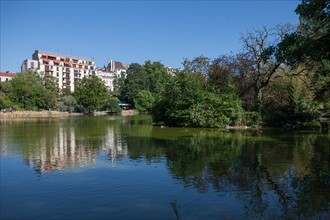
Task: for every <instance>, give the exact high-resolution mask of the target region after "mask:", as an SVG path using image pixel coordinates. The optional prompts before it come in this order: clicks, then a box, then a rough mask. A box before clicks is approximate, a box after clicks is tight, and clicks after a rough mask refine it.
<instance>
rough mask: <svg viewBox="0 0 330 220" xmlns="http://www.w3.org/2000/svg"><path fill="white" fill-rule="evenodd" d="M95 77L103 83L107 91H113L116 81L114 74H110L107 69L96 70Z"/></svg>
mask: <svg viewBox="0 0 330 220" xmlns="http://www.w3.org/2000/svg"><path fill="white" fill-rule="evenodd" d="M96 76H97V77H99V78H100V79H101V80H102V81H103V82H104V84H105V86H106V87H107V89H108V90H109V91H114V81H115V80H116V79H117V75H116V74H115V73H114V72H110V71H109V70H108V69H107V68H97V69H96Z"/></svg>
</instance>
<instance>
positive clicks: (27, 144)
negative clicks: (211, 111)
mask: <svg viewBox="0 0 330 220" xmlns="http://www.w3.org/2000/svg"><path fill="white" fill-rule="evenodd" d="M0 128H1V130H0V138H1V142H0V146H1V155H2V156H11V155H21V156H22V157H23V158H24V160H25V161H26V163H27V165H28V166H30V167H32V168H33V169H35V170H36V171H37V172H38V173H41V174H42V173H45V172H48V171H54V170H63V169H68V168H72V167H76V166H79V167H84V166H91V165H94V164H95V163H97V162H98V160H99V159H98V157H100V156H105V157H106V158H107V159H108V160H109V162H110V163H113V164H115V163H116V161H117V160H120V159H123V158H129V159H131V160H132V161H137V162H139V163H146V164H147V165H151V164H155V163H165V167H166V169H167V170H168V172H169V174H170V175H171V177H172V178H173V179H174V180H175V184H180V185H183V186H184V187H185V189H186V190H187V191H197V192H198V193H200V194H206V193H210V194H211V195H216V196H217V198H216V199H214V198H213V200H212V202H213V203H217V202H219V200H220V198H221V197H222V196H228V195H231V196H232V197H234V198H235V199H236V200H237V201H238V202H239V203H241V205H242V207H243V208H242V210H240V212H241V213H242V214H241V216H240V218H247V219H270V218H284V219H295V218H297V217H298V218H318V219H327V218H328V217H329V210H330V162H329V161H330V150H329V148H330V146H329V143H330V137H329V136H325V135H320V134H318V133H313V132H312V133H308V132H306V133H295V132H278V133H277V131H274V130H269V131H268V130H265V131H263V132H256V131H245V132H224V131H219V130H214V129H182V128H160V127H154V126H152V124H151V123H150V118H148V117H132V118H121V117H120V118H112V117H100V118H86V117H82V118H77V119H66V120H51V121H36V122H26V123H25V122H10V123H7V124H5V125H1V127H0ZM132 166H133V165H132ZM160 190H161V189H160ZM218 198H219V199H218ZM169 205H170V207H171V208H172V210H173V212H174V214H175V216H176V217H177V219H179V218H185V215H187V213H182V212H183V210H186V207H185V205H186V203H184V202H181V200H180V199H177V198H173V200H171V201H169Z"/></svg>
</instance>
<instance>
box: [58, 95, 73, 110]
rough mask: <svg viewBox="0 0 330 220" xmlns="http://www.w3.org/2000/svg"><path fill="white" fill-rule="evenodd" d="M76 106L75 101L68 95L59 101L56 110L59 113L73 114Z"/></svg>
mask: <svg viewBox="0 0 330 220" xmlns="http://www.w3.org/2000/svg"><path fill="white" fill-rule="evenodd" d="M76 105H77V101H76V99H75V98H74V97H73V96H71V95H69V96H63V97H62V99H61V101H60V102H59V104H58V108H59V110H60V111H68V112H70V113H71V112H73V111H74V109H75V107H76Z"/></svg>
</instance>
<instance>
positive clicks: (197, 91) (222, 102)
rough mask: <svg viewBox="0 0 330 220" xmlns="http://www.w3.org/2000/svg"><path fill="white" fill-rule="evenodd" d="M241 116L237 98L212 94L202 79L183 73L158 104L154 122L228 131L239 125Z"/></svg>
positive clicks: (196, 74) (201, 77) (168, 87)
mask: <svg viewBox="0 0 330 220" xmlns="http://www.w3.org/2000/svg"><path fill="white" fill-rule="evenodd" d="M241 113H242V108H241V105H240V101H239V100H238V99H237V97H235V96H230V95H228V96H219V95H217V94H214V93H212V92H209V91H207V86H206V83H205V78H204V77H203V76H202V75H200V74H198V73H194V72H186V71H182V72H179V73H178V74H177V75H176V76H174V77H173V78H172V80H171V82H170V83H169V84H168V86H167V88H166V90H165V94H164V96H163V97H162V99H160V100H158V101H157V102H156V104H155V108H154V109H153V119H154V121H155V122H163V123H165V124H166V125H171V126H191V127H224V126H226V125H228V124H236V123H239V122H240V120H241Z"/></svg>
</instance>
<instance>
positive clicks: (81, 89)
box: [74, 76, 109, 113]
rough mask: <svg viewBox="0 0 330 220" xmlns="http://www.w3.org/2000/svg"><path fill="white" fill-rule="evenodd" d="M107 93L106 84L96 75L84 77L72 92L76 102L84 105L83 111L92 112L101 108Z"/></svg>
mask: <svg viewBox="0 0 330 220" xmlns="http://www.w3.org/2000/svg"><path fill="white" fill-rule="evenodd" d="M108 95H109V94H108V90H107V88H106V86H105V85H104V83H103V82H102V80H101V79H100V78H98V77H96V76H90V77H89V78H87V77H84V78H83V79H82V80H81V83H80V84H79V86H78V88H76V90H75V93H74V97H75V98H76V100H77V102H78V104H81V105H82V106H83V107H84V112H85V113H92V112H94V111H96V110H98V109H100V108H102V107H103V106H104V105H105V104H106V101H107V98H108Z"/></svg>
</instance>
